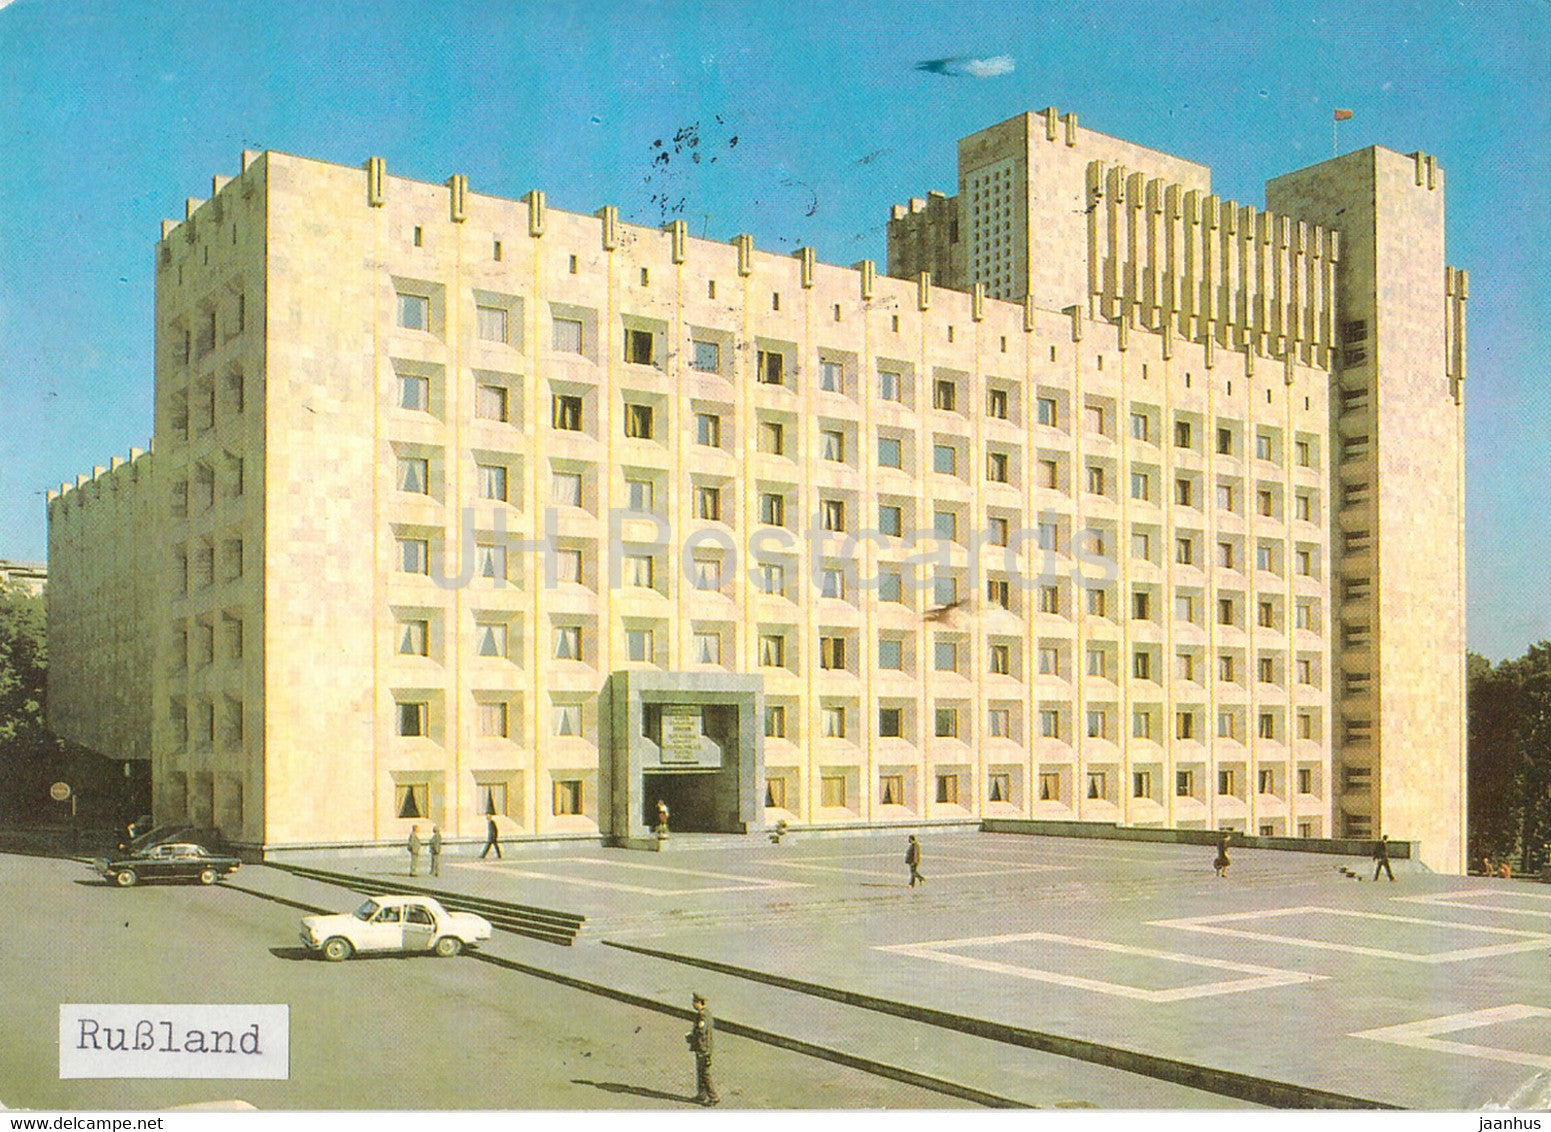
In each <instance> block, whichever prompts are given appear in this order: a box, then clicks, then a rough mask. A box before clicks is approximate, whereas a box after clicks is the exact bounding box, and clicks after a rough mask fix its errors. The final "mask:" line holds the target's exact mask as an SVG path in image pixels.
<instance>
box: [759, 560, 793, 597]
mask: <svg viewBox="0 0 1551 1132" xmlns="http://www.w3.org/2000/svg"><path fill="white" fill-rule="evenodd" d="M759 589H760V592H761V593H767V594H784V593H785V592H786V567H785V566H781V565H779V564H777V563H774V562H763V563H761V564H760V567H759Z"/></svg>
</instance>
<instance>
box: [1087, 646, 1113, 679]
mask: <svg viewBox="0 0 1551 1132" xmlns="http://www.w3.org/2000/svg"><path fill="white" fill-rule="evenodd" d="M1088 675H1089V676H1098V677H1100V678H1106V679H1107V678H1108V676H1109V662H1108V659H1107V658H1106V657H1105V655H1104V650H1103V649H1101V648H1093V647H1090V648H1089V649H1088Z"/></svg>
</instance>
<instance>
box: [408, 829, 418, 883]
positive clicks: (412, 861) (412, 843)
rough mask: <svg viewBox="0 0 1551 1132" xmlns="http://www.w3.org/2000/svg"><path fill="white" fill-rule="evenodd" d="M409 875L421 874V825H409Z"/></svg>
mask: <svg viewBox="0 0 1551 1132" xmlns="http://www.w3.org/2000/svg"><path fill="white" fill-rule="evenodd" d="M409 875H410V876H419V875H420V827H419V826H418V825H412V826H410V827H409Z"/></svg>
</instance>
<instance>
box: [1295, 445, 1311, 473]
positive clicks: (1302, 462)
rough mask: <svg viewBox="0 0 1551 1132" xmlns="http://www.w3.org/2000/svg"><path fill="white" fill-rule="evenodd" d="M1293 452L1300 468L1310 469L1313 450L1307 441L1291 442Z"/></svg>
mask: <svg viewBox="0 0 1551 1132" xmlns="http://www.w3.org/2000/svg"><path fill="white" fill-rule="evenodd" d="M1293 452H1294V453H1296V455H1297V459H1298V466H1299V467H1300V468H1307V467H1311V466H1312V465H1313V463H1314V448H1313V446H1312V445H1310V444H1309V442H1308V441H1307V440H1295V441H1293Z"/></svg>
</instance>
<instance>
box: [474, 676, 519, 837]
mask: <svg viewBox="0 0 1551 1132" xmlns="http://www.w3.org/2000/svg"><path fill="white" fill-rule="evenodd" d="M475 710H476V714H475V719H474V728H475V730H476V731H477V732H478V734H479V735H481V736H482V737H484V738H487V739H505V738H507V737H508V736H509V735H510V734H511V720H510V718H509V715H510V713H509V711H508V710H507V703H506V701H505V700H494V701H482V702H480V703H479V704H477V705H476V706H475ZM480 789H481V792H482V793H483V795H484V798H483V802H484V805H483V806H482V808H481V810H480V812H481V813H486V814H504V813H505V812H506V784H505V783H490V784H481V787H480ZM497 791H499V792H500V793H499V797H497V796H496V792H497Z"/></svg>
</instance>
